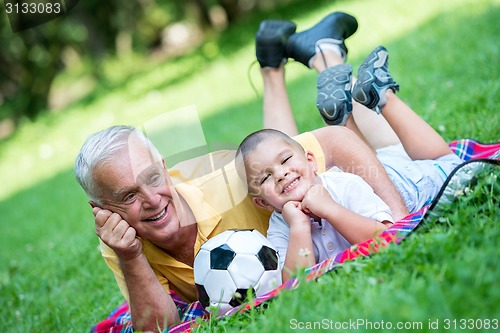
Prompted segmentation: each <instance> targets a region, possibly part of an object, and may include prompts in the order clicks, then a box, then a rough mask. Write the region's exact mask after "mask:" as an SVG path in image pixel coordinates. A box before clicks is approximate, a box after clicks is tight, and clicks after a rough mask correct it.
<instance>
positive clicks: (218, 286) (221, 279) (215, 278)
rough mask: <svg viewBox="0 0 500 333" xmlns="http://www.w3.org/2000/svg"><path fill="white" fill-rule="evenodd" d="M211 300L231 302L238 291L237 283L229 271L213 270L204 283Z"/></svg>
mask: <svg viewBox="0 0 500 333" xmlns="http://www.w3.org/2000/svg"><path fill="white" fill-rule="evenodd" d="M204 287H205V290H206V291H207V294H208V297H210V301H211V302H215V303H219V302H222V303H229V302H230V301H231V298H232V297H233V294H234V292H235V291H236V289H237V288H236V285H235V284H234V282H233V279H232V278H231V275H230V274H229V272H228V271H219V270H211V271H210V272H209V273H208V274H207V276H206V278H205V284H204Z"/></svg>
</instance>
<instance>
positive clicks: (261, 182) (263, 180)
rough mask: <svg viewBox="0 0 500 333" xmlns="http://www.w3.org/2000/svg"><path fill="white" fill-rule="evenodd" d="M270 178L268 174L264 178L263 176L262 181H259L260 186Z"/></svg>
mask: <svg viewBox="0 0 500 333" xmlns="http://www.w3.org/2000/svg"><path fill="white" fill-rule="evenodd" d="M270 176H271V174H270V173H268V174H267V175H265V176H264V178H262V180H261V181H260V185H262V184H264V182H265V181H266V180H268V179H269V177H270Z"/></svg>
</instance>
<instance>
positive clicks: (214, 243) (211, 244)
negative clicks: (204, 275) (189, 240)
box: [201, 230, 235, 251]
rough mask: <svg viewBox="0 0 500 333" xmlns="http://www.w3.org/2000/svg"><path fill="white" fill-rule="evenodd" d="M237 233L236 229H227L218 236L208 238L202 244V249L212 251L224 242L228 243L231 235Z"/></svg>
mask: <svg viewBox="0 0 500 333" xmlns="http://www.w3.org/2000/svg"><path fill="white" fill-rule="evenodd" d="M234 233H235V231H234V230H226V231H224V232H223V233H221V234H218V235H217V236H214V237H212V238H210V239H209V240H207V241H206V242H205V243H203V245H202V246H201V248H202V249H205V250H207V251H211V250H213V249H215V248H216V247H219V246H221V245H223V244H226V243H227V240H228V238H229V237H231V236H232V235H233V234H234Z"/></svg>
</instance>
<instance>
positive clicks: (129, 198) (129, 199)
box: [123, 193, 135, 202]
mask: <svg viewBox="0 0 500 333" xmlns="http://www.w3.org/2000/svg"><path fill="white" fill-rule="evenodd" d="M134 199H135V193H129V194H127V195H126V196H125V197H124V198H123V201H124V202H132V201H134Z"/></svg>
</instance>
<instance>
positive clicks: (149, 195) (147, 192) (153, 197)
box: [141, 187, 161, 208]
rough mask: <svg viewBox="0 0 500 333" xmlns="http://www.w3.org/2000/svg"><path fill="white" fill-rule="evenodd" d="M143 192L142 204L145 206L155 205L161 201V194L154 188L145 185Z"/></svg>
mask: <svg viewBox="0 0 500 333" xmlns="http://www.w3.org/2000/svg"><path fill="white" fill-rule="evenodd" d="M141 192H142V193H141V198H142V205H143V206H144V208H151V207H155V206H157V205H158V204H159V203H160V200H161V195H160V194H159V193H158V192H157V191H156V190H155V189H154V188H148V187H145V188H143V189H142V191H141Z"/></svg>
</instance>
